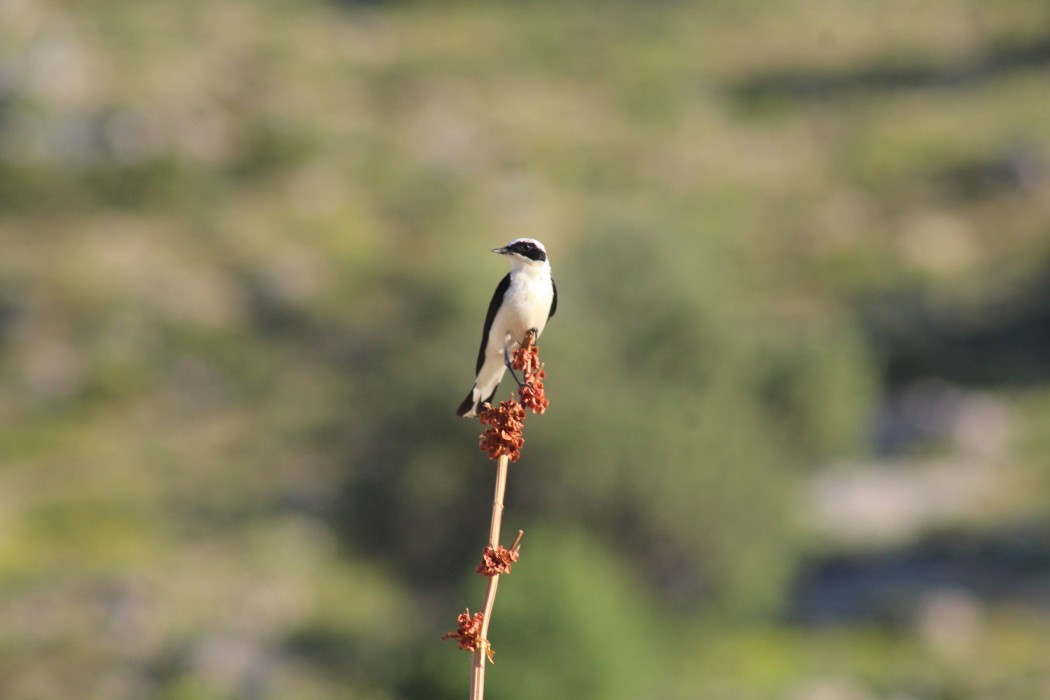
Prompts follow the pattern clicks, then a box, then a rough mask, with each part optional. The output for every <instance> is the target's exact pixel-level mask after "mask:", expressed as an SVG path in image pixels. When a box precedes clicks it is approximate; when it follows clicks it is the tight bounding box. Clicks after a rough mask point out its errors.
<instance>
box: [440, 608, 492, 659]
mask: <svg viewBox="0 0 1050 700" xmlns="http://www.w3.org/2000/svg"><path fill="white" fill-rule="evenodd" d="M484 620H485V613H483V612H478V613H474V615H471V614H470V608H467V609H466V612H461V613H460V614H459V617H457V618H456V622H457V623H458V625H459V627H458V628H457V629H456V631H455V632H449V633H448V634H446V635H445V636H443V637H442V639H455V640H456V644H458V645H459V648H460V649H466V650H467V651H477V650H478V649H479V648H480V647H481V646H482V645H483V644H484V641H485V640H483V639H482V638H481V623H482V622H483V621H484Z"/></svg>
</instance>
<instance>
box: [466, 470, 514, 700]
mask: <svg viewBox="0 0 1050 700" xmlns="http://www.w3.org/2000/svg"><path fill="white" fill-rule="evenodd" d="M509 467H510V457H509V456H507V455H501V456H500V458H499V464H498V465H497V467H496V493H495V495H493V497H492V522H491V523H490V524H489V546H490V547H492V548H493V549H496V548H498V547H499V533H500V528H501V526H502V525H503V496H504V494H505V493H506V491H507V471H508V469H509ZM498 586H499V575H498V574H497V575H496V576H490V577H489V587H488V590H486V591H485V605H484V606H483V608H482V611H483V615H484V616H483V617H482V620H481V633H480V635H479V636H480V637H481V644H480V645H479V646H478V649H477V651H475V652H474V659H473V663H472V666H471V674H470V699H471V700H482V698H484V697H485V662H486V661H488V660H489V657H491V654H492V649H491V648H490V647H489V620H491V619H492V607H493V605H495V604H496V588H497V587H498Z"/></svg>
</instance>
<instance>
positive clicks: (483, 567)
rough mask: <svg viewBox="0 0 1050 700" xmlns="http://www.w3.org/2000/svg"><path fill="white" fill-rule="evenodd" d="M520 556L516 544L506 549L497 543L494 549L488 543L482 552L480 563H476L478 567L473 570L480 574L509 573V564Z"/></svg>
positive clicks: (495, 574)
mask: <svg viewBox="0 0 1050 700" xmlns="http://www.w3.org/2000/svg"><path fill="white" fill-rule="evenodd" d="M520 556H521V554H520V553H519V552H518V548H517V547H516V546H515V547H514V548H512V549H507V548H506V547H504V546H503V545H499V546H498V547H497V548H496V549H493V548H492V545H488V546H486V547H485V551H484V552H482V554H481V563H480V564H478V568H477V569H475V571H476V572H478V573H479V574H481V575H482V576H499V575H500V574H509V573H510V566H511V564H513V563H514V562H516V561H518V557H520Z"/></svg>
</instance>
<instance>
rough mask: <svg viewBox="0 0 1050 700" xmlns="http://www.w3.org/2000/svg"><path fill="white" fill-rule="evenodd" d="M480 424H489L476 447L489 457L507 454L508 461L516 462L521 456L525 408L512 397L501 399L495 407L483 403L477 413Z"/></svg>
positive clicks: (523, 440)
mask: <svg viewBox="0 0 1050 700" xmlns="http://www.w3.org/2000/svg"><path fill="white" fill-rule="evenodd" d="M478 420H479V421H481V424H482V425H487V426H489V427H488V429H486V430H485V432H484V433H482V434H481V439H480V441H479V442H478V449H480V450H481V451H482V452H486V453H488V456H489V459H499V458H500V457H501V456H503V455H507V456H508V457H509V458H510V461H512V462H517V461H518V458H520V457H521V448H522V446H523V445H524V444H525V438H523V437H522V435H521V430H522V428H523V427H524V421H525V409H524V408H522V406H521V404H519V403H518V402H517V401H515V400H514V399H510V400H508V401H501V402H500V405H499V406H498V407H496V408H493V407H492V406H489V405H488V404H486V405H485V408H483V409H482V410H481V411H480V412H479V413H478Z"/></svg>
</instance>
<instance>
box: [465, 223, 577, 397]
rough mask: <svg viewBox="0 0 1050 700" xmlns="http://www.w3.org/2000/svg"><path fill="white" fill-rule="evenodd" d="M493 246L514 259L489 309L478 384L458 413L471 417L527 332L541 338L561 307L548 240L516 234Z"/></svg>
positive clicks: (494, 387) (477, 369) (492, 392)
mask: <svg viewBox="0 0 1050 700" xmlns="http://www.w3.org/2000/svg"><path fill="white" fill-rule="evenodd" d="M492 252H493V253H498V254H500V255H506V256H507V257H508V258H509V259H510V272H508V273H507V275H506V276H505V277H504V278H503V279H502V280H500V283H499V284H498V285H496V291H495V292H494V293H493V295H492V301H490V302H489V310H488V313H487V314H485V326H484V328H483V329H482V331H481V347H480V348H479V349H478V362H477V366H476V367H475V369H474V373H475V374H474V386H473V387H471V389H470V391H469V392H468V393H467V397H466V398H465V399H463V403H461V404H460V405H459V408H457V409H456V415H457V416H463V417H465V418H471V417H473V416H475V415H477V412H478V406H479V405H481V404H483V403H492V398H493V397H494V396H495V395H496V390H497V389H498V388H499V383H500V381H502V379H503V373H504V372H505V371H506V370H507V368H508V367H509V365H510V355H511V353H512V352H514V351H515V350H516V349H517V348H518V347H520V345H521V341H522V340H523V339H524V337H525V333H526V332H527V331H529V330H533V331H535V332H536V337H537V338H538V337H539V335H540V333H542V332H543V328H544V326H546V325H547V320H548V319H550V317H551V316H553V315H554V312H555V311H557V310H558V287H557V286H556V285H555V284H554V279H553V278H552V277H551V264H550V260H549V259H548V257H547V249H546V248H544V247H543V244H542V243H540V242H539V241H537V240H536V239H534V238H516V239H514V240H513V241H511V242H510V243H508V244H507V245H505V246H503V247H502V248H494V249H493V250H492ZM511 375H512V376H514V370H513V369H512V370H511ZM514 380H515V381H517V377H516V376H515V377H514ZM519 384H520V382H519Z"/></svg>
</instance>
